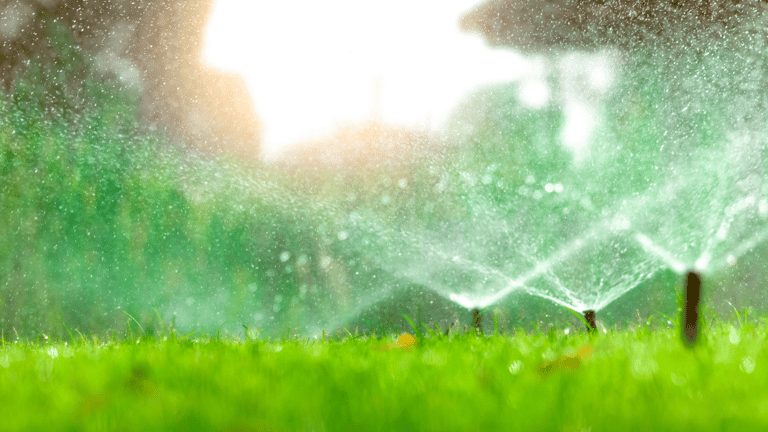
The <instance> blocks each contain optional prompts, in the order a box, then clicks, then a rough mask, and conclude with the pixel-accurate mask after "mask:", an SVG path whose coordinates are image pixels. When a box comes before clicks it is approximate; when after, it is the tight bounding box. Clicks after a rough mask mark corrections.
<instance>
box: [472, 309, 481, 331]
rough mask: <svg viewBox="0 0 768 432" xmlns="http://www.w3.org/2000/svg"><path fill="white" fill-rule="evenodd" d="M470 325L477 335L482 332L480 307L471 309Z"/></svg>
mask: <svg viewBox="0 0 768 432" xmlns="http://www.w3.org/2000/svg"><path fill="white" fill-rule="evenodd" d="M472 326H473V327H474V328H475V333H476V334H477V335H480V334H482V333H483V328H482V327H481V326H480V309H477V308H475V309H472Z"/></svg>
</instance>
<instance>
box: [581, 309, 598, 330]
mask: <svg viewBox="0 0 768 432" xmlns="http://www.w3.org/2000/svg"><path fill="white" fill-rule="evenodd" d="M584 320H585V321H587V332H588V333H592V332H595V331H597V321H596V319H595V311H593V310H592V309H588V310H585V311H584Z"/></svg>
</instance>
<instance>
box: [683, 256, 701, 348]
mask: <svg viewBox="0 0 768 432" xmlns="http://www.w3.org/2000/svg"><path fill="white" fill-rule="evenodd" d="M700 300H701V276H699V274H698V273H696V272H695V271H689V272H688V275H687V276H686V278H685V292H684V293H683V342H685V343H686V344H687V345H688V346H693V345H694V344H695V343H696V339H697V337H698V335H699V302H700Z"/></svg>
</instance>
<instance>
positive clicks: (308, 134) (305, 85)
mask: <svg viewBox="0 0 768 432" xmlns="http://www.w3.org/2000/svg"><path fill="white" fill-rule="evenodd" d="M477 3H478V0H449V1H446V0H423V1H419V2H413V1H406V0H393V1H390V2H387V3H370V2H360V1H354V0H332V1H327V2H314V1H301V0H294V1H276V0H274V1H259V2H241V1H236V0H217V2H216V5H215V8H214V12H213V15H212V17H211V20H210V22H209V26H208V32H207V38H206V46H205V48H204V56H205V59H206V61H207V62H208V63H210V64H211V65H213V66H214V67H217V68H220V69H224V70H228V71H233V72H236V73H238V74H240V75H241V76H243V78H244V79H245V81H246V83H247V85H248V87H249V89H250V92H251V97H252V99H253V101H254V105H255V110H256V113H257V115H258V116H259V119H260V121H261V122H262V127H263V133H264V135H263V147H264V152H265V153H266V155H269V154H275V153H277V152H279V151H280V150H281V149H284V148H286V147H287V146H289V145H291V144H295V143H297V142H298V141H300V140H306V139H320V138H322V137H323V135H324V134H329V133H331V132H333V131H334V129H335V128H338V127H339V126H342V125H349V124H356V123H361V122H364V121H367V120H372V119H375V120H377V121H382V122H384V123H387V124H395V125H401V126H408V127H413V128H419V129H436V128H438V127H440V126H441V125H442V124H444V122H445V121H446V119H447V118H448V116H449V114H450V113H451V111H452V109H453V108H455V106H456V104H457V103H458V102H459V100H460V99H461V98H462V97H464V96H466V95H467V93H468V92H470V91H472V90H473V89H475V88H477V87H478V86H479V85H483V84H490V83H496V82H509V81H512V80H514V79H517V78H519V77H520V76H521V75H523V74H525V73H526V68H527V66H526V62H525V61H524V60H523V57H521V56H520V55H518V54H515V53H514V52H512V51H510V50H504V49H497V50H493V49H491V48H489V47H487V46H485V45H484V44H483V42H482V40H481V38H480V37H479V36H477V35H469V34H464V33H461V32H460V31H459V28H458V21H459V17H460V16H461V14H463V13H464V12H466V11H468V10H470V9H471V8H472V7H474V6H475V5H476V4H477Z"/></svg>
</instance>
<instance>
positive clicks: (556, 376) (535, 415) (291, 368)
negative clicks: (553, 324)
mask: <svg viewBox="0 0 768 432" xmlns="http://www.w3.org/2000/svg"><path fill="white" fill-rule="evenodd" d="M767 334H768V332H767V331H766V326H764V325H760V326H757V327H755V326H750V325H746V326H744V325H742V326H738V325H737V326H734V325H731V324H720V325H718V326H716V328H714V329H710V330H709V332H708V335H707V337H706V338H704V340H703V341H702V343H701V344H700V345H699V346H698V347H696V349H687V348H685V347H683V345H682V343H681V341H680V337H679V335H678V333H677V332H674V331H672V330H662V331H655V332H648V331H645V330H635V331H621V332H608V333H607V334H597V335H592V336H589V335H585V334H575V335H573V334H572V335H564V334H563V333H562V332H558V333H555V332H552V333H550V334H525V333H523V332H519V333H517V334H515V335H514V336H494V337H488V338H486V337H477V336H475V335H463V336H454V337H442V338H418V339H417V340H414V341H409V340H408V338H407V337H405V338H402V337H401V339H400V340H399V341H396V338H395V337H388V338H381V339H377V338H373V337H365V336H364V337H358V338H348V339H344V340H326V341H322V340H311V341H308V340H276V341H264V340H260V339H253V338H249V339H248V340H246V341H242V340H234V339H230V340H221V339H199V340H195V341H192V340H183V339H177V338H174V337H170V338H164V339H163V340H149V341H131V342H109V343H102V342H98V341H95V340H94V341H90V342H88V341H81V342H78V343H74V344H73V343H71V342H70V343H65V342H51V343H47V342H46V343H42V344H41V343H23V342H14V343H7V342H4V344H3V346H2V348H0V400H2V401H3V403H2V404H0V419H2V429H3V430H6V431H20V430H84V431H91V430H126V431H141V430H152V431H157V430H176V431H182V430H183V431H193V430H194V431H207V430H217V431H221V430H242V431H250V430H254V431H262V430H265V431H321V430H322V431H335V430H366V431H378V430H381V431H394V430H417V431H424V430H435V431H450V430H456V431H469V430H517V431H521V430H522V431H527V430H530V431H544V430H557V431H587V430H591V431H598V430H636V431H640V430H648V431H651V430H653V431H660V430H697V431H707V430H739V431H744V430H762V426H764V425H766V424H768V386H766V384H768V368H767V367H766V364H767V363H768V351H767V350H766V347H765V339H766V336H767ZM412 342H414V343H412Z"/></svg>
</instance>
